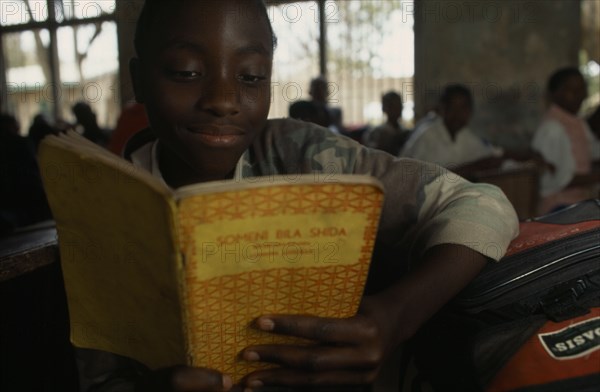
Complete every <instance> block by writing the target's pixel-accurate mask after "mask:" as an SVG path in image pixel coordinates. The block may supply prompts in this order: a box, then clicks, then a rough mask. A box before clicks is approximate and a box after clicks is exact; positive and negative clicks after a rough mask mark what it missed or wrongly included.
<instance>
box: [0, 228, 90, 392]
mask: <svg viewBox="0 0 600 392" xmlns="http://www.w3.org/2000/svg"><path fill="white" fill-rule="evenodd" d="M0 312H1V316H0V391H7V392H9V391H19V392H21V391H35V392H39V391H41V392H45V391H56V392H70V391H77V389H78V383H77V371H76V367H75V360H74V356H73V351H72V347H71V344H70V342H69V317H68V310H67V302H66V296H65V291H64V285H63V280H62V273H61V270H60V263H59V253H58V246H57V238H56V230H55V228H54V226H53V224H52V223H50V222H49V223H46V224H45V225H38V226H36V227H30V228H27V229H24V230H20V231H18V232H15V233H13V234H12V235H10V236H8V237H4V238H2V239H0Z"/></svg>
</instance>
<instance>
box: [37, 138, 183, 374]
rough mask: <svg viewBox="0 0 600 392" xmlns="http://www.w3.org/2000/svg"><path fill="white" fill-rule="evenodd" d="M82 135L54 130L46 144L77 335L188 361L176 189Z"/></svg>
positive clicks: (106, 346) (43, 163) (138, 353)
mask: <svg viewBox="0 0 600 392" xmlns="http://www.w3.org/2000/svg"><path fill="white" fill-rule="evenodd" d="M80 139H82V138H81V137H80V136H74V135H71V136H64V135H63V136H61V137H49V138H47V139H45V140H44V141H43V142H42V144H41V147H40V169H41V172H42V177H43V180H44V185H45V189H46V192H47V195H48V199H49V203H50V207H51V209H52V213H53V215H54V218H55V220H56V225H57V230H58V239H59V246H60V259H61V267H62V271H63V276H64V282H65V289H66V294H67V301H68V306H69V316H70V325H71V341H72V342H73V344H74V345H75V346H77V347H83V348H91V349H97V350H103V351H109V352H113V353H116V354H120V355H123V356H127V357H130V358H133V359H136V360H138V361H140V362H142V363H144V364H145V365H147V366H149V367H151V368H156V367H161V366H168V365H174V364H180V363H185V361H186V358H185V351H184V344H183V342H184V338H183V327H182V324H181V307H180V298H179V292H178V289H179V287H178V282H177V279H176V276H177V273H176V270H177V268H178V264H179V263H178V259H179V256H180V254H179V252H177V251H176V248H175V245H176V244H175V234H174V222H173V221H174V209H175V205H174V200H173V198H172V193H171V191H170V190H169V189H168V188H167V187H166V186H164V185H162V186H161V184H160V182H158V181H157V180H156V179H153V178H152V177H151V176H150V175H149V173H144V172H141V171H139V169H132V166H131V164H129V163H128V162H125V161H123V160H122V159H120V158H119V157H117V156H116V155H110V154H109V153H107V152H105V151H98V150H99V149H100V147H98V146H94V145H91V143H89V142H87V141H86V140H80ZM148 176H150V177H148Z"/></svg>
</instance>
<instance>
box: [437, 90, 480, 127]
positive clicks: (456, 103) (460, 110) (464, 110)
mask: <svg viewBox="0 0 600 392" xmlns="http://www.w3.org/2000/svg"><path fill="white" fill-rule="evenodd" d="M472 110H473V109H472V107H471V103H470V102H469V100H468V98H467V97H465V96H463V95H458V94H457V95H454V96H452V97H451V98H450V100H449V101H448V103H447V104H446V105H442V108H441V115H442V118H443V119H444V124H445V125H446V128H447V129H448V131H450V133H452V134H455V133H456V132H458V131H460V130H461V129H462V128H463V127H465V126H467V124H468V123H469V120H470V119H471V113H472Z"/></svg>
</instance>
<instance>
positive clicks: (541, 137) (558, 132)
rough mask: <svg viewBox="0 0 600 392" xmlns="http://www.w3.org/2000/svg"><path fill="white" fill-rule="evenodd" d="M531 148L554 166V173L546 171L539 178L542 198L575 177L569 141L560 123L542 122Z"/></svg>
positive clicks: (558, 189)
mask: <svg viewBox="0 0 600 392" xmlns="http://www.w3.org/2000/svg"><path fill="white" fill-rule="evenodd" d="M531 147H532V149H533V150H535V151H537V152H539V153H540V154H541V155H542V156H543V157H544V159H545V160H546V162H548V163H551V164H552V165H553V166H554V172H551V171H549V170H546V171H545V172H544V173H543V174H542V176H541V178H540V193H541V195H542V196H548V195H551V194H553V193H556V192H558V191H560V190H561V189H563V188H564V187H565V186H567V185H568V184H569V183H570V182H571V180H572V179H573V176H574V175H575V159H574V158H573V153H572V152H571V141H570V140H569V137H568V135H567V134H566V132H565V131H564V130H563V128H562V125H560V123H558V122H557V121H554V120H546V121H544V122H543V123H542V124H541V125H540V127H539V128H538V129H537V131H536V132H535V135H534V136H533V140H532V144H531Z"/></svg>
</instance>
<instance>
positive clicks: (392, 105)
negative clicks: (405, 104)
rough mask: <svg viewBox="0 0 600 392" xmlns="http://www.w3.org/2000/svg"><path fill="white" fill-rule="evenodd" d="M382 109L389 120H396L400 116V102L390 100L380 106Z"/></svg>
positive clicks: (398, 100) (395, 99)
mask: <svg viewBox="0 0 600 392" xmlns="http://www.w3.org/2000/svg"><path fill="white" fill-rule="evenodd" d="M382 109H383V112H384V113H385V114H387V115H388V117H389V118H390V119H393V120H398V119H399V118H400V116H401V115H402V100H401V99H397V98H390V99H388V100H387V101H386V102H385V103H384V104H383V105H382Z"/></svg>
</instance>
